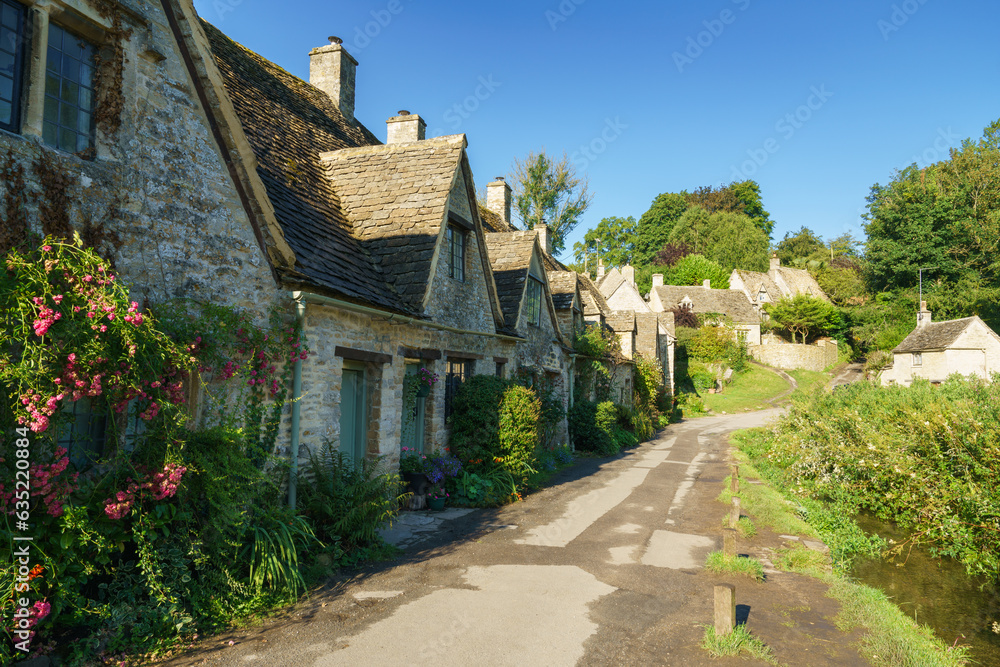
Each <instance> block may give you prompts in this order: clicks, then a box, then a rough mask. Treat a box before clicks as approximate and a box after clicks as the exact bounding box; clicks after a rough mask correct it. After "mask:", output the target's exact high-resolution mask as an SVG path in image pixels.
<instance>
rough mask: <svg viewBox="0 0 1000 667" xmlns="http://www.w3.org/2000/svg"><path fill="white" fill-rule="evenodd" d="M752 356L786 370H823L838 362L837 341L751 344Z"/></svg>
mask: <svg viewBox="0 0 1000 667" xmlns="http://www.w3.org/2000/svg"><path fill="white" fill-rule="evenodd" d="M748 347H749V350H750V356H752V357H753V358H754V359H756V360H757V361H759V362H761V363H762V364H767V365H768V366H773V367H774V368H783V369H786V370H795V369H803V370H808V371H822V370H823V369H824V368H828V367H829V366H832V365H833V364H835V363H837V343H836V342H833V341H819V342H818V343H817V344H815V345H801V344H794V345H793V344H791V343H788V344H785V345H750V346H748Z"/></svg>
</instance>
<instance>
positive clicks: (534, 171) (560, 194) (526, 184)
mask: <svg viewBox="0 0 1000 667" xmlns="http://www.w3.org/2000/svg"><path fill="white" fill-rule="evenodd" d="M510 180H511V181H512V183H513V185H512V190H513V198H514V210H515V211H516V212H517V215H518V217H519V218H520V219H521V222H522V223H523V224H524V226H525V227H526V228H527V229H533V228H534V227H535V225H540V224H544V225H548V228H549V234H550V236H551V239H552V252H553V254H559V253H560V252H562V250H563V249H564V248H565V247H566V237H567V236H568V235H569V233H570V232H571V231H572V230H573V228H574V227H576V226H577V224H579V222H580V216H582V215H583V213H584V211H586V210H587V208H588V207H589V206H590V202H591V200H592V199H593V195H591V194H590V193H589V192H588V191H587V183H586V181H585V180H581V179H580V178H577V176H576V170H575V169H573V167H572V165H571V164H570V161H569V158H568V157H567V156H566V155H565V154H563V157H562V159H561V160H559V161H558V162H556V161H553V160H552V159H551V158H550V157H549V156H548V155H546V153H545V151H544V150H542V152H540V153H534V152H532V153H529V154H528V157H527V158H525V159H524V160H523V161H522V160H519V159H515V160H514V170H513V174H512V175H511V179H510Z"/></svg>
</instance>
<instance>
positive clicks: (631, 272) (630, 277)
mask: <svg viewBox="0 0 1000 667" xmlns="http://www.w3.org/2000/svg"><path fill="white" fill-rule="evenodd" d="M622 278H624V279H625V280H626V281H627V282H628V284H629V285H633V286H634V285H635V267H634V266H632V265H631V264H626V265H625V266H623V267H622Z"/></svg>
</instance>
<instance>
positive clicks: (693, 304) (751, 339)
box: [649, 274, 760, 346]
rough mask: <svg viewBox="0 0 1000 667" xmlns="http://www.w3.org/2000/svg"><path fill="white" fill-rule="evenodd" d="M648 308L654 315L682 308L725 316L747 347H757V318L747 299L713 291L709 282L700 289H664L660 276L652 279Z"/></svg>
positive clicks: (725, 290)
mask: <svg viewBox="0 0 1000 667" xmlns="http://www.w3.org/2000/svg"><path fill="white" fill-rule="evenodd" d="M649 308H650V310H652V311H653V312H655V313H662V312H665V311H672V310H674V309H675V308H684V309H689V310H691V312H693V313H695V314H696V315H712V314H715V315H724V316H726V317H728V318H729V320H730V321H731V322H732V324H733V325H734V327H735V329H736V334H737V336H739V337H740V338H741V339H743V340H745V341H746V343H747V345H751V346H752V345H760V316H759V315H758V314H757V311H755V310H754V308H753V306H752V305H751V304H750V302H749V301H748V300H747V298H746V296H744V295H743V294H741V293H740V292H738V291H735V290H727V289H712V288H711V286H710V285H709V281H708V280H706V281H704V283H703V284H702V286H701V287H694V286H681V285H664V284H663V276H661V275H659V274H657V275H654V276H653V287H652V289H651V290H650V292H649Z"/></svg>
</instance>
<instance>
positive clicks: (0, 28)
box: [0, 0, 24, 132]
mask: <svg viewBox="0 0 1000 667" xmlns="http://www.w3.org/2000/svg"><path fill="white" fill-rule="evenodd" d="M23 54H24V7H22V6H21V5H19V4H17V3H16V2H9V0H0V127H2V128H3V129H5V130H10V131H11V132H17V131H18V130H19V129H20V128H19V127H18V123H19V116H20V113H19V111H20V108H21V72H22V69H23V67H22V58H23V57H24V56H23Z"/></svg>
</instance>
